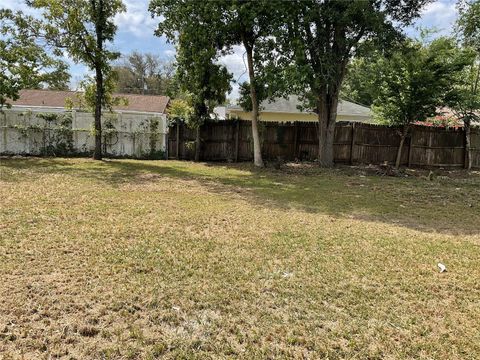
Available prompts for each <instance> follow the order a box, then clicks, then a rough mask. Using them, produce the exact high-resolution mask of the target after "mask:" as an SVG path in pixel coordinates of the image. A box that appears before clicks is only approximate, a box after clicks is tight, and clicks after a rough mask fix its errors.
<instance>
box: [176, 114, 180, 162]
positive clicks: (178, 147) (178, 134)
mask: <svg viewBox="0 0 480 360" xmlns="http://www.w3.org/2000/svg"><path fill="white" fill-rule="evenodd" d="M176 135H177V144H176V145H177V160H180V119H177V134H176Z"/></svg>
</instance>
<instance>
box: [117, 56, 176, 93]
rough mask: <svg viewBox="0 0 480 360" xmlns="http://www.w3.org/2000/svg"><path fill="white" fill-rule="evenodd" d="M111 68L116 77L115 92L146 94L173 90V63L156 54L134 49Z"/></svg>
mask: <svg viewBox="0 0 480 360" xmlns="http://www.w3.org/2000/svg"><path fill="white" fill-rule="evenodd" d="M113 69H114V71H115V72H116V73H117V78H118V80H117V86H116V92H119V93H134V94H148V95H170V94H172V92H173V76H174V74H175V65H174V63H173V62H172V61H165V60H164V59H162V58H160V56H158V55H155V54H152V53H140V52H137V51H134V52H132V53H131V54H128V55H125V56H123V57H122V61H120V62H119V63H118V64H116V65H115V66H114V67H113Z"/></svg>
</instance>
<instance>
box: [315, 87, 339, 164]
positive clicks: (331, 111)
mask: <svg viewBox="0 0 480 360" xmlns="http://www.w3.org/2000/svg"><path fill="white" fill-rule="evenodd" d="M337 105H338V94H333V95H327V94H326V93H323V94H321V95H320V96H319V99H318V102H317V114H318V164H319V165H320V166H322V167H332V166H333V142H334V138H335V121H336V118H337Z"/></svg>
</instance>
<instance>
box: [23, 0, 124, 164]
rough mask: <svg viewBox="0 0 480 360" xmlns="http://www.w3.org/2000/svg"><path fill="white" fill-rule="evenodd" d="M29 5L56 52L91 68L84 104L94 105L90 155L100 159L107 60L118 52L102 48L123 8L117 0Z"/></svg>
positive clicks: (46, 0)
mask: <svg viewBox="0 0 480 360" xmlns="http://www.w3.org/2000/svg"><path fill="white" fill-rule="evenodd" d="M29 3H30V5H31V6H32V7H33V8H35V9H38V10H41V11H42V17H43V19H44V21H45V23H46V25H45V27H44V28H45V31H44V33H43V36H44V37H45V39H47V40H48V41H49V43H50V44H52V45H53V46H54V47H55V52H56V53H61V52H62V51H66V52H67V53H68V54H69V55H70V57H71V58H72V59H73V61H75V62H77V63H79V62H81V63H83V64H85V65H87V66H88V67H89V68H90V69H91V70H93V71H95V87H92V88H90V89H89V90H91V94H92V96H90V98H88V97H89V94H88V93H86V96H87V103H91V102H92V99H91V98H93V99H94V100H93V102H94V104H95V123H94V125H95V152H94V158H95V159H98V160H99V159H101V158H102V144H101V142H102V139H101V131H102V129H101V127H102V125H101V118H102V108H103V107H104V106H108V104H109V102H110V99H109V97H110V96H111V90H113V88H114V87H113V85H112V86H109V84H108V79H111V78H112V74H111V72H112V69H111V62H112V61H113V60H116V59H118V57H119V56H120V54H119V53H118V52H116V51H112V50H109V49H107V48H106V46H107V44H108V43H111V42H112V41H113V40H114V37H115V33H116V30H117V26H116V25H115V23H114V18H115V16H116V15H117V14H118V13H121V12H123V11H125V6H124V5H123V3H122V1H121V0H30V1H29Z"/></svg>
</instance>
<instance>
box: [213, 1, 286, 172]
mask: <svg viewBox="0 0 480 360" xmlns="http://www.w3.org/2000/svg"><path fill="white" fill-rule="evenodd" d="M277 6H280V2H278V1H272V0H258V1H251V0H231V1H226V2H225V6H224V9H223V11H224V13H225V17H224V20H223V26H222V28H221V31H223V32H224V33H225V35H226V42H225V43H224V44H223V45H224V46H225V47H226V48H227V49H231V48H232V46H233V45H238V44H241V45H243V47H244V48H245V54H246V57H247V68H248V76H249V83H248V86H249V90H250V109H249V110H251V111H252V138H253V158H254V164H255V165H256V166H259V167H263V166H264V163H263V159H262V152H261V143H260V134H259V131H258V118H259V112H260V104H261V102H262V100H264V99H265V98H266V97H267V87H268V85H269V83H270V84H271V85H273V84H274V82H275V81H274V80H273V81H269V80H271V78H274V79H277V80H278V78H277V77H276V76H275V74H276V73H275V72H268V71H266V72H264V71H263V70H264V67H265V66H267V67H268V66H269V65H270V64H271V62H272V57H273V55H274V52H273V51H272V50H273V49H271V47H270V46H269V45H271V36H272V34H273V29H274V26H275V25H276V24H277V22H276V19H277V16H276V9H277ZM259 73H260V74H262V76H259ZM265 74H271V78H269V76H268V75H265ZM244 85H246V84H244ZM273 90H274V86H272V87H270V89H269V91H270V94H271V95H272V96H273Z"/></svg>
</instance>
